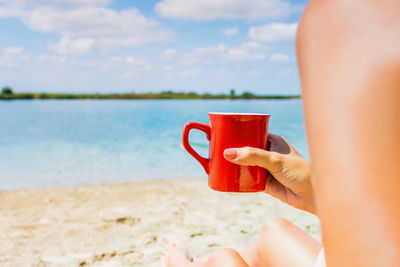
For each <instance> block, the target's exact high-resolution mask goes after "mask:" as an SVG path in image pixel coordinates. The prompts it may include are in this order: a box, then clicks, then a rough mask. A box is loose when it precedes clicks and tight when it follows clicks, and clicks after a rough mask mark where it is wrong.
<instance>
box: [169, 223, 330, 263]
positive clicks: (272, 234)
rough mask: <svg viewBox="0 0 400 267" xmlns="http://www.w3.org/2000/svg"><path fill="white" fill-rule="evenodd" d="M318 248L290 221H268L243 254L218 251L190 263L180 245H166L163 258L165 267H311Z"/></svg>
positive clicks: (315, 243) (317, 245)
mask: <svg viewBox="0 0 400 267" xmlns="http://www.w3.org/2000/svg"><path fill="white" fill-rule="evenodd" d="M321 248H322V246H321V244H319V243H318V242H317V241H315V240H314V239H312V238H311V237H309V236H308V235H307V234H305V233H304V232H302V231H301V230H300V229H299V228H297V227H296V226H294V225H293V224H292V223H290V222H289V221H287V220H285V219H282V218H276V219H272V220H270V221H268V222H267V223H266V224H265V225H264V227H263V230H262V232H261V234H260V237H259V238H258V240H257V241H256V242H255V243H254V244H253V245H252V246H250V247H249V248H247V249H246V250H244V251H243V252H242V253H240V254H239V253H238V252H237V251H235V250H233V249H220V250H217V251H216V252H215V253H214V254H213V255H212V256H211V257H210V258H208V260H207V261H195V262H191V261H190V260H189V257H188V256H187V252H186V251H185V249H184V248H183V245H182V244H180V245H174V244H173V243H172V244H170V245H169V247H168V248H167V250H166V253H165V256H164V266H166V267H214V266H216V267H218V266H226V267H231V266H232V267H236V266H237V267H248V266H251V267H259V266H260V267H261V266H269V267H273V266H280V267H283V266H305V267H306V266H313V264H314V262H315V260H316V258H317V255H318V253H319V251H320V249H321Z"/></svg>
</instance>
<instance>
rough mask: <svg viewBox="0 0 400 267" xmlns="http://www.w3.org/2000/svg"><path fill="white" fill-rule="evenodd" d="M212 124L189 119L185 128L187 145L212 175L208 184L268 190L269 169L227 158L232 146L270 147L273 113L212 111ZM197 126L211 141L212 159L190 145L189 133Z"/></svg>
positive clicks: (217, 187)
mask: <svg viewBox="0 0 400 267" xmlns="http://www.w3.org/2000/svg"><path fill="white" fill-rule="evenodd" d="M208 117H209V118H210V124H202V123H198V122H188V123H186V125H185V127H184V128H183V136H182V142H183V146H184V148H185V149H186V150H187V151H188V152H189V153H190V155H192V156H193V157H194V158H195V159H196V160H197V161H198V162H200V164H201V165H202V166H203V168H204V170H205V171H206V173H207V174H208V186H209V187H210V188H212V189H214V190H217V191H223V192H260V191H264V189H265V182H266V174H267V172H266V170H265V169H263V168H260V167H257V166H239V165H237V164H233V163H231V162H229V161H227V160H226V159H225V158H224V150H225V149H227V148H232V147H245V146H250V147H256V148H261V149H267V139H268V122H269V118H270V115H268V114H253V113H219V112H210V113H208ZM192 129H197V130H200V131H202V132H204V133H205V134H206V135H207V139H208V140H209V141H210V149H209V158H203V157H201V156H200V155H199V154H198V153H197V152H196V151H195V150H194V149H193V148H192V147H191V146H190V144H189V132H190V130H192Z"/></svg>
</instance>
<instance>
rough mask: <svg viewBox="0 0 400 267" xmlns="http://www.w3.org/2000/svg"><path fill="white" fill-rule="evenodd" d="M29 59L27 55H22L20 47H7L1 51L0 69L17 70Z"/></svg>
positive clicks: (22, 51)
mask: <svg viewBox="0 0 400 267" xmlns="http://www.w3.org/2000/svg"><path fill="white" fill-rule="evenodd" d="M29 59H30V57H29V55H26V54H24V50H23V48H22V47H19V46H18V47H15V46H9V47H5V48H3V49H2V53H1V54H0V67H3V68H9V69H10V68H19V67H21V66H22V65H23V64H25V63H26V62H28V61H29Z"/></svg>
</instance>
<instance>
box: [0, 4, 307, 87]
mask: <svg viewBox="0 0 400 267" xmlns="http://www.w3.org/2000/svg"><path fill="white" fill-rule="evenodd" d="M306 3H307V1H293V0H292V1H287V0H190V1H189V0H0V86H6V85H8V86H11V87H12V88H14V91H18V92H28V91H31V92H32V91H33V92H71V93H77V92H129V91H136V92H148V91H152V92H158V91H162V90H176V91H197V92H211V93H220V92H228V91H229V90H230V88H235V89H236V91H237V92H242V91H252V92H255V93H259V94H297V93H299V92H300V85H299V79H298V72H297V65H296V58H295V44H294V37H295V31H296V28H297V23H298V21H299V18H300V16H301V12H302V10H303V9H304V6H305V5H306Z"/></svg>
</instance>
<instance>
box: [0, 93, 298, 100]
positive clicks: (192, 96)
mask: <svg viewBox="0 0 400 267" xmlns="http://www.w3.org/2000/svg"><path fill="white" fill-rule="evenodd" d="M300 97H301V96H300V95H256V94H253V93H250V92H243V93H242V94H239V95H236V94H234V93H231V94H209V93H204V94H199V93H195V92H189V93H187V92H172V91H164V92H161V93H121V94H63V93H9V94H0V100H19V99H20V100H24V99H25V100H35V99H55V100H57V99H60V100H68V99H70V100H76V99H95V100H96V99H102V100H106V99H111V100H119V99H121V100H122V99H143V100H146V99H182V100H196V99H199V100H201V99H226V100H236V99H245V100H247V99H248V100H252V99H299V98H300Z"/></svg>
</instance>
